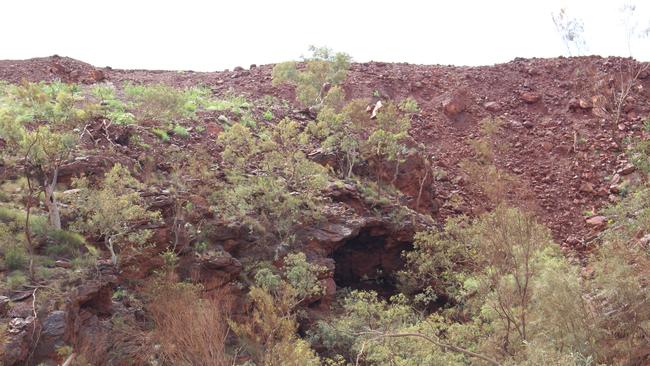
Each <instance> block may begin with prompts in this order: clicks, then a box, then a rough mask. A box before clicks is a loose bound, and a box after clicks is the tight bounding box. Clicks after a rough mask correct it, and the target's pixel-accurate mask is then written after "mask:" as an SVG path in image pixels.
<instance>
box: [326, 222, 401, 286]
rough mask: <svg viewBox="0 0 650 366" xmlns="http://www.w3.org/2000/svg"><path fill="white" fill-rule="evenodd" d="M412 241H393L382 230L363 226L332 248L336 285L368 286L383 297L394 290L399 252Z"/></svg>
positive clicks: (398, 264)
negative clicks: (355, 233)
mask: <svg viewBox="0 0 650 366" xmlns="http://www.w3.org/2000/svg"><path fill="white" fill-rule="evenodd" d="M412 247H413V245H412V243H411V242H402V241H396V240H394V239H393V238H391V237H390V236H389V234H386V233H385V232H384V233H382V230H373V228H370V229H363V230H361V231H360V232H359V235H357V236H356V237H353V238H351V239H348V240H347V241H346V242H345V243H343V245H341V246H340V247H339V248H338V249H337V250H335V251H334V253H333V255H332V258H333V259H334V261H335V263H336V265H335V269H334V281H335V282H336V286H337V288H345V287H347V288H350V289H355V290H371V291H375V292H377V294H378V295H379V296H381V297H383V298H389V297H390V296H392V295H394V294H396V293H397V292H398V291H397V277H396V275H397V272H398V271H399V270H401V269H402V268H403V267H404V260H403V258H402V252H403V251H404V250H410V249H412Z"/></svg>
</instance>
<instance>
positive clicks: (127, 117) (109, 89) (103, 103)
mask: <svg viewBox="0 0 650 366" xmlns="http://www.w3.org/2000/svg"><path fill="white" fill-rule="evenodd" d="M92 95H93V96H94V97H95V98H97V100H98V102H99V105H100V108H101V113H102V115H104V116H106V117H107V118H108V119H109V120H111V121H112V122H113V123H116V124H118V125H129V124H132V123H134V122H135V116H134V115H133V113H131V112H128V109H127V107H128V106H127V105H126V103H124V102H123V101H121V100H120V99H119V98H118V97H117V96H116V95H115V88H114V87H113V86H105V85H97V86H94V87H93V88H92Z"/></svg>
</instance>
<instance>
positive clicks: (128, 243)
mask: <svg viewBox="0 0 650 366" xmlns="http://www.w3.org/2000/svg"><path fill="white" fill-rule="evenodd" d="M76 185H77V187H78V188H79V189H81V194H80V199H81V202H83V203H81V204H80V205H79V207H80V208H81V210H80V211H81V217H80V218H79V220H78V221H77V222H76V224H75V227H76V228H77V229H78V230H80V231H82V232H85V233H88V234H93V235H98V236H100V237H102V238H103V239H104V243H105V244H106V247H107V248H108V249H109V251H110V252H111V258H112V260H113V263H117V253H116V248H118V247H121V248H122V250H125V249H132V250H133V249H137V247H139V246H142V245H144V244H146V242H147V240H148V239H149V237H150V236H151V232H150V231H149V230H146V229H139V228H138V227H139V226H140V224H141V223H142V222H145V223H146V222H149V221H154V220H157V219H159V217H160V214H159V213H158V212H149V211H147V208H146V206H145V204H144V202H143V201H142V198H141V197H140V193H139V192H138V189H139V188H140V187H141V184H140V182H138V181H137V180H136V179H135V178H133V177H132V176H131V173H130V172H129V170H128V169H127V168H125V167H123V166H122V165H121V164H119V163H118V164H115V165H114V166H113V168H112V169H111V170H110V171H109V172H108V173H106V176H105V177H104V180H103V182H102V183H101V184H100V187H99V188H98V189H90V188H88V185H87V182H86V181H85V180H84V179H81V180H78V181H77V182H76Z"/></svg>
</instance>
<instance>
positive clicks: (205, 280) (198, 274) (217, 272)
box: [178, 251, 242, 291]
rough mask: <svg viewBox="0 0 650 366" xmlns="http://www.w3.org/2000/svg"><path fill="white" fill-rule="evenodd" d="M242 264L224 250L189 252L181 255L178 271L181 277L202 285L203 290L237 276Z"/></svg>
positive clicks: (216, 287) (220, 285)
mask: <svg viewBox="0 0 650 366" xmlns="http://www.w3.org/2000/svg"><path fill="white" fill-rule="evenodd" d="M241 271H242V264H241V263H240V262H239V261H238V260H237V259H235V258H234V257H233V256H231V255H230V254H229V253H228V252H225V251H218V252H217V251H208V252H206V253H200V254H199V253H191V254H189V255H186V256H183V257H181V259H180V261H179V265H178V273H179V275H180V277H181V278H183V279H189V280H191V281H192V282H195V283H200V284H202V285H203V287H204V289H205V291H211V290H215V289H218V288H220V287H222V286H224V285H225V284H227V283H229V282H230V281H232V280H234V279H235V278H237V276H239V273H240V272H241Z"/></svg>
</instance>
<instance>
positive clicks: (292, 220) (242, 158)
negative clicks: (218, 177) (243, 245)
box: [212, 119, 329, 244]
mask: <svg viewBox="0 0 650 366" xmlns="http://www.w3.org/2000/svg"><path fill="white" fill-rule="evenodd" d="M307 141H308V139H307V136H306V134H304V133H302V132H300V130H299V128H298V124H297V123H296V122H295V121H290V120H286V119H285V120H283V121H280V122H279V123H278V124H277V125H276V126H268V127H265V128H264V129H263V130H262V131H260V132H259V134H257V135H254V134H253V132H252V131H251V129H250V128H248V127H245V126H243V125H241V124H240V123H236V124H234V125H233V126H232V127H231V128H229V129H228V130H226V131H225V132H224V133H222V134H221V135H219V143H220V145H221V146H223V153H222V159H223V162H224V168H225V169H224V170H225V172H226V178H227V180H226V182H225V183H224V184H223V186H222V189H220V190H218V191H216V192H215V194H214V195H213V197H212V198H213V199H212V201H213V202H214V203H215V206H216V207H215V208H216V210H215V211H216V212H217V213H218V214H219V215H220V216H221V217H222V218H223V219H225V220H227V221H234V220H236V221H239V222H243V223H244V224H245V225H247V226H249V227H250V228H252V229H254V230H255V231H257V232H258V233H270V234H271V235H272V236H274V237H277V238H278V239H280V241H281V242H282V243H284V244H289V243H290V242H291V241H292V230H293V228H294V227H295V226H296V225H298V224H307V223H310V222H313V221H315V220H318V218H319V217H320V216H319V204H320V202H321V200H322V197H321V195H320V192H321V190H322V189H323V188H324V187H325V185H326V184H327V181H328V178H329V177H328V174H327V170H326V169H325V168H324V167H323V166H321V165H319V164H317V163H315V162H313V161H311V160H309V159H308V158H307V156H306V154H305V153H304V152H303V151H302V150H303V148H304V147H305V146H306V144H307ZM250 172H254V174H251V173H250Z"/></svg>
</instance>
